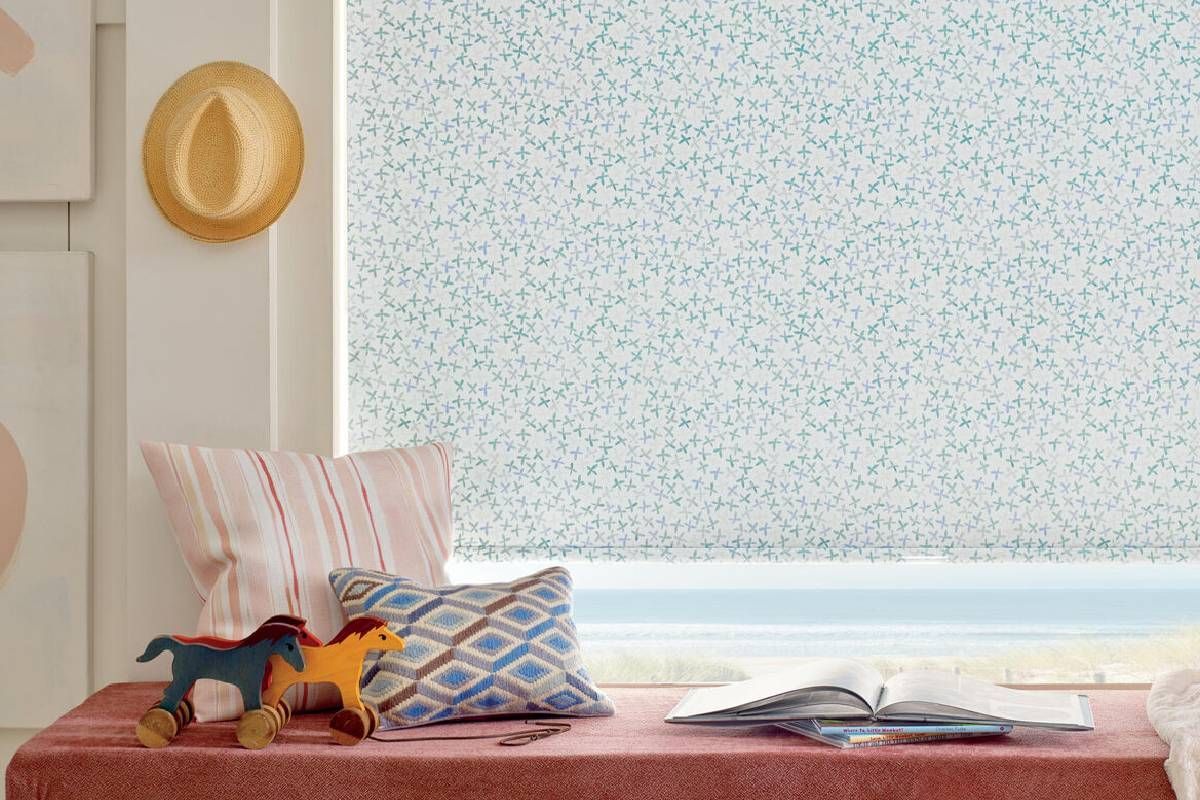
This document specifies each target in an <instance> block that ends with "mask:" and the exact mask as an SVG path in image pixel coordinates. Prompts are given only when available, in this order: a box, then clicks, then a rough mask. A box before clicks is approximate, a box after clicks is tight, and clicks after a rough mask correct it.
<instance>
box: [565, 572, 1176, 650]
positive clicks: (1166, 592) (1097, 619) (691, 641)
mask: <svg viewBox="0 0 1200 800" xmlns="http://www.w3.org/2000/svg"><path fill="white" fill-rule="evenodd" d="M575 619H576V622H577V624H578V626H579V633H580V639H581V641H582V642H583V643H584V645H585V646H586V647H588V648H589V649H605V650H607V649H613V650H619V651H630V650H638V651H654V652H667V653H673V654H676V655H684V656H706V657H714V658H730V657H733V658H771V659H775V658H789V657H822V656H837V657H851V658H865V657H876V656H886V657H901V658H906V657H911V658H924V657H932V658H943V657H954V658H974V657H989V656H994V655H996V654H1000V653H1009V652H1012V651H1014V650H1019V649H1030V648H1044V647H1069V646H1071V645H1073V644H1076V643H1084V642H1086V643H1096V642H1103V641H1111V640H1118V639H1119V640H1129V639H1141V638H1146V637H1150V636H1155V635H1163V634H1171V633H1175V632H1177V631H1179V630H1181V629H1183V628H1187V627H1189V626H1200V588H1198V589H1195V590H1193V589H1182V588H1179V589H1174V588H1173V589H1130V588H1122V589H1119V590H1113V591H1109V590H1099V589H1016V590H1012V589H989V590H967V589H888V590H870V589H867V590H858V589H833V590H825V589H821V590H806V589H716V590H703V589H661V590H660V589H622V590H615V589H614V590H607V589H590V590H589V589H580V590H578V591H577V592H576V600H575Z"/></svg>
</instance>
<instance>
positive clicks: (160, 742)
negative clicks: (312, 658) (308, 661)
mask: <svg viewBox="0 0 1200 800" xmlns="http://www.w3.org/2000/svg"><path fill="white" fill-rule="evenodd" d="M282 620H287V621H282ZM294 622H300V623H301V624H303V620H300V619H299V618H296V617H282V616H276V617H272V618H271V619H270V620H268V621H266V622H264V623H263V624H262V625H260V626H258V628H257V629H256V630H255V631H254V632H253V633H251V634H250V635H249V636H247V637H246V638H244V639H241V640H231V639H220V638H217V637H212V636H203V637H187V636H156V637H155V638H153V639H151V640H150V643H149V644H148V645H146V651H145V652H144V653H142V654H141V655H140V656H138V659H137V660H138V661H140V662H143V663H144V662H147V661H151V660H153V659H155V658H157V657H158V656H159V655H160V654H162V653H163V652H170V653H171V654H172V656H173V659H172V661H171V682H170V684H168V685H167V688H166V691H164V692H163V697H162V700H160V701H159V702H158V705H156V706H154V707H153V708H151V709H150V710H149V711H147V712H146V713H145V714H144V715H143V716H142V719H141V721H140V722H139V723H138V726H137V735H138V739H139V740H141V742H142V744H144V745H146V746H147V747H164V746H166V745H167V744H168V743H169V742H170V741H171V739H172V738H174V737H175V735H176V734H177V733H178V732H179V730H180V729H181V728H182V727H183V725H185V724H186V723H187V722H188V721H190V717H191V703H190V702H188V701H187V700H186V698H187V695H188V692H190V691H191V689H192V685H193V684H195V682H196V681H197V680H198V679H200V678H212V679H214V680H219V681H224V682H225V683H231V684H233V685H234V686H236V687H237V688H238V690H239V691H240V692H241V694H242V704H243V707H244V708H245V712H244V713H243V714H242V718H241V719H240V720H239V721H238V730H237V736H238V741H239V742H241V744H242V746H243V747H248V748H251V749H258V748H261V747H266V746H267V744H269V743H270V742H271V740H272V739H273V738H274V737H275V733H276V732H277V731H278V730H279V726H280V725H281V724H282V720H281V719H279V718H277V717H276V714H277V712H276V711H275V709H274V708H272V709H271V710H270V711H266V710H264V709H263V708H262V683H263V676H264V674H265V672H266V669H267V663H268V659H269V658H270V657H271V656H273V655H275V656H279V658H280V661H281V663H284V664H287V665H288V666H290V667H291V668H293V669H295V670H297V671H303V669H304V654H303V652H302V651H301V645H300V640H301V637H302V627H298V626H297V625H295V624H293V623H294ZM312 638H313V640H316V638H315V637H312ZM185 703H186V705H184V704H185ZM181 705H182V706H183V707H184V711H183V712H182V713H177V712H178V711H179V709H180V706H181Z"/></svg>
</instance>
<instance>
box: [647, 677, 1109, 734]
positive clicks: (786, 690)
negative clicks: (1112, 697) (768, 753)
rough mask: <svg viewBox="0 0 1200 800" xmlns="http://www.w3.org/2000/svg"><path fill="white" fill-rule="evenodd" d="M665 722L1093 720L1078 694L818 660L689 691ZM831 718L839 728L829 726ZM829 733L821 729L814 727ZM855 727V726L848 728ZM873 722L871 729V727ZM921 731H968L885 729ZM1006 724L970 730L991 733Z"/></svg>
mask: <svg viewBox="0 0 1200 800" xmlns="http://www.w3.org/2000/svg"><path fill="white" fill-rule="evenodd" d="M666 721H667V722H673V723H685V724H696V725H765V724H778V723H795V722H801V721H805V722H806V724H805V725H803V726H801V727H803V728H804V730H803V731H796V732H798V733H806V735H807V733H809V732H812V733H816V734H817V735H819V736H829V737H835V736H836V737H841V736H853V735H863V736H868V735H877V736H882V735H886V734H885V733H884V732H883V731H881V730H879V728H897V727H903V726H904V725H916V724H920V725H926V724H934V725H942V726H947V725H979V724H984V725H992V726H1008V727H1010V728H1011V726H1028V727H1035V728H1048V729H1050V730H1060V731H1089V730H1092V729H1093V728H1094V727H1095V725H1094V723H1093V720H1092V709H1091V705H1090V703H1089V702H1088V698H1087V696H1086V695H1082V694H1076V693H1074V692H1051V691H1041V690H1018V689H1007V688H1004V687H1001V686H996V685H994V684H991V683H987V682H986V681H981V680H978V679H976V678H969V677H966V676H963V675H957V674H954V673H949V672H933V671H925V670H918V671H911V672H901V673H898V674H896V675H893V676H892V677H891V678H888V679H887V680H884V678H883V676H882V675H881V674H880V673H879V672H878V671H877V670H875V669H872V668H871V667H869V666H867V665H865V664H860V663H858V662H856V661H849V660H843V659H823V660H820V661H814V662H809V663H806V664H803V665H800V666H797V667H795V668H793V669H790V670H787V671H784V672H779V673H775V674H772V675H766V676H763V677H759V678H751V679H750V680H747V681H741V682H739V683H734V684H730V685H728V686H714V687H707V688H703V689H693V690H691V691H689V692H688V693H687V694H686V695H685V696H684V697H683V699H682V700H680V701H679V703H678V704H677V705H676V706H675V708H673V709H672V710H671V711H670V712H669V713H668V714H667V717H666ZM838 723H841V724H845V725H847V728H846V729H842V730H841V731H840V732H835V731H834V730H833V729H834V727H835V725H837V724H838ZM823 726H824V727H825V728H828V729H829V732H828V733H826V732H823V731H822V730H821V728H822V727H823ZM854 728H858V729H859V730H858V731H857V732H855V731H853V730H852V729H854ZM789 729H791V728H789ZM872 729H874V730H872ZM890 732H891V733H912V734H915V735H926V736H949V735H961V734H963V733H968V731H963V730H959V731H958V732H957V733H956V732H955V731H941V732H936V731H933V730H922V731H915V732H914V731H903V730H900V731H897V730H893V731H890ZM1004 732H1006V731H994V730H987V731H974V734H975V735H998V734H1001V733H1004Z"/></svg>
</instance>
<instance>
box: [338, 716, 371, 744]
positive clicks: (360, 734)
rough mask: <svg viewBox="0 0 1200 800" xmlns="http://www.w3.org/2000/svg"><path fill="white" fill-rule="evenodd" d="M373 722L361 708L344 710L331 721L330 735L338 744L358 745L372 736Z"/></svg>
mask: <svg viewBox="0 0 1200 800" xmlns="http://www.w3.org/2000/svg"><path fill="white" fill-rule="evenodd" d="M370 728H371V720H370V717H369V716H368V714H367V712H366V711H364V710H362V709H361V708H343V709H342V710H341V711H339V712H337V713H336V714H334V715H333V719H331V720H329V735H330V736H332V737H333V740H334V741H335V742H337V743H338V744H342V745H346V746H350V745H356V744H358V743H359V742H361V741H362V740H363V739H365V738H367V737H368V736H370V735H371V734H370Z"/></svg>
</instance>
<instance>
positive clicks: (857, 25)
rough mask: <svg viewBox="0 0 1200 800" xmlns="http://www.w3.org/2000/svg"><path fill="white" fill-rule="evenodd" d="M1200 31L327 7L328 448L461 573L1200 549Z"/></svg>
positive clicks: (596, 7)
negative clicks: (359, 461)
mask: <svg viewBox="0 0 1200 800" xmlns="http://www.w3.org/2000/svg"><path fill="white" fill-rule="evenodd" d="M1198 26H1200V15H1197V14H1196V13H1195V9H1194V6H1193V4H1192V3H1190V2H1185V1H1184V0H1178V1H1164V2H1151V1H1150V0H1147V1H1146V2H1141V1H1140V0H1114V1H1113V2H1065V1H1063V2H1042V1H1035V0H1030V1H1028V2H1007V1H1006V2H986V1H985V0H978V1H972V2H949V1H948V0H934V1H931V2H917V1H916V0H879V1H878V2H872V1H871V0H862V1H861V2H860V1H859V0H846V2H799V3H791V2H776V3H770V2H711V3H705V2H693V1H689V2H651V1H650V0H610V1H607V2H496V3H487V2H461V3H458V2H437V1H436V0H430V1H429V2H398V1H396V2H393V1H392V0H351V2H350V3H349V10H348V38H349V54H348V58H349V62H348V81H349V83H348V90H349V165H350V182H349V199H350V217H349V243H350V279H349V304H350V331H349V347H350V369H349V374H350V410H351V441H352V445H353V446H355V447H370V446H383V445H397V444H408V443H412V442H418V441H428V440H431V439H438V440H447V441H451V442H453V443H454V444H455V446H456V467H457V475H456V483H457V486H456V516H457V532H458V533H457V537H458V550H457V552H458V554H459V555H460V556H462V557H465V558H474V559H487V558H521V557H532V556H537V557H549V558H592V559H627V558H651V559H667V560H682V559H689V558H690V559H705V560H721V559H747V560H787V559H860V558H868V559H875V558H878V559H890V558H899V557H903V556H941V557H949V558H958V559H985V560H990V559H1032V560H1063V559H1074V558H1087V559H1099V560H1110V559H1111V560H1125V559H1142V558H1153V559H1162V560H1171V559H1179V558H1186V557H1191V556H1193V555H1195V554H1197V553H1198V552H1200V550H1198V547H1200V492H1198V488H1200V449H1198V447H1200V427H1198V424H1197V420H1198V419H1200V176H1198V169H1200V167H1198V166H1197V164H1198V163H1200V158H1198V157H1197V154H1198V153H1200V138H1198V137H1200V27H1198Z"/></svg>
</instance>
